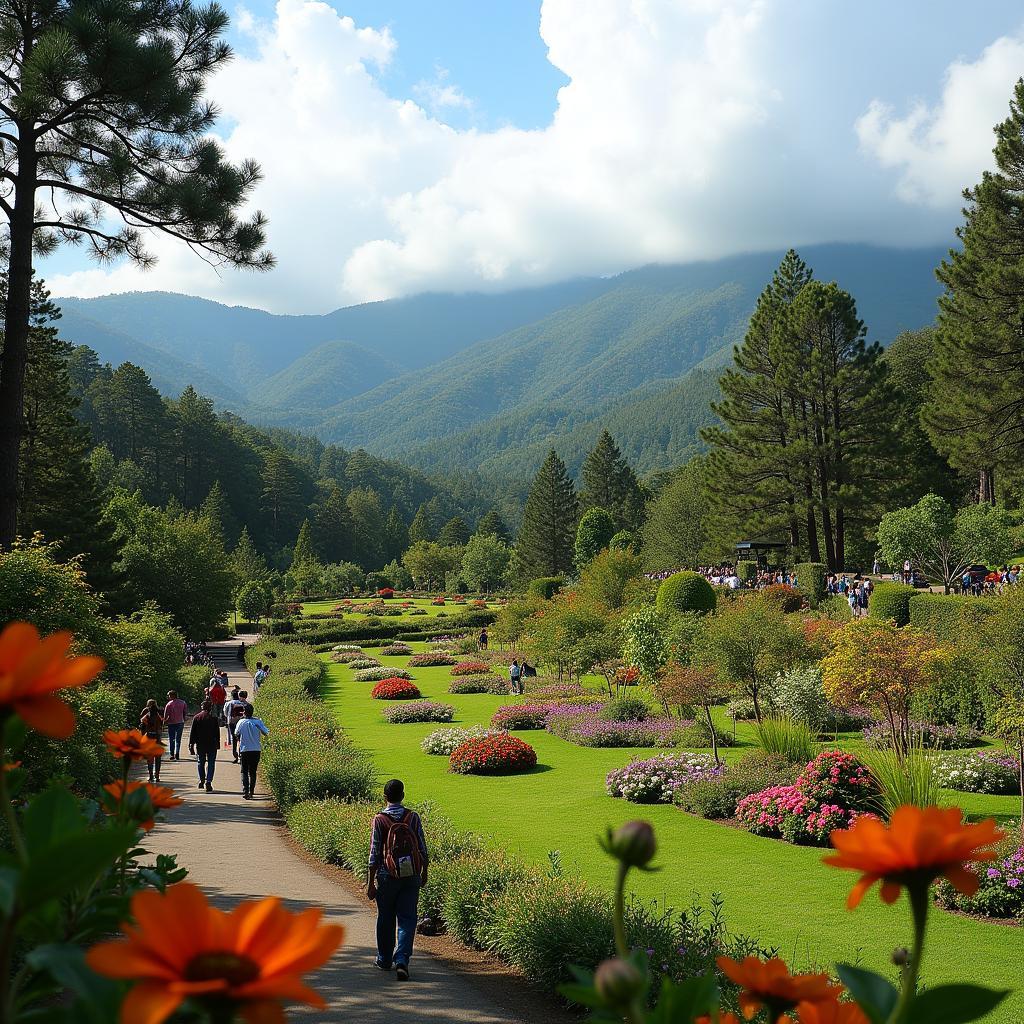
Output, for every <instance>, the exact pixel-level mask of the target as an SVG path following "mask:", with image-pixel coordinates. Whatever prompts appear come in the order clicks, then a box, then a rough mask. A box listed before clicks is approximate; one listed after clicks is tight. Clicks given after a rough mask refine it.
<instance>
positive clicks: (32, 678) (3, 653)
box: [0, 622, 105, 740]
mask: <svg viewBox="0 0 1024 1024" xmlns="http://www.w3.org/2000/svg"><path fill="white" fill-rule="evenodd" d="M70 646H71V634H70V633H68V632H66V631H64V632H61V633H54V634H53V635H52V636H48V637H47V638H46V639H45V640H40V639H39V631H38V630H37V629H36V627H35V626H32V625H30V624H29V623H27V622H12V623H11V624H10V625H9V626H7V627H6V628H5V629H4V631H3V632H2V633H0V711H6V710H12V711H13V712H14V713H15V714H16V715H17V716H18V717H19V718H20V719H21V720H22V721H23V722H24V723H25V724H26V725H28V726H30V727H31V728H33V729H35V730H36V732H41V733H42V734H43V735H44V736H52V737H53V738H54V739H58V740H66V739H67V738H68V737H69V736H70V735H71V734H72V733H73V732H74V731H75V713H74V712H73V711H72V710H71V708H69V707H68V706H67V704H65V703H64V701H62V700H61V699H60V698H59V697H56V696H54V694H55V693H56V692H57V691H58V690H70V689H71V688H73V687H76V686H85V684H86V683H88V682H89V681H90V680H92V679H95V678H96V676H98V675H99V674H100V672H102V671H103V666H104V664H105V663H104V661H103V659H102V658H95V657H92V656H91V655H87V656H83V657H77V658H69V657H67V653H68V648H69V647H70Z"/></svg>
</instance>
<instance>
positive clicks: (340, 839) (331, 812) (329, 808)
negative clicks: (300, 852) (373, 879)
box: [285, 800, 377, 875]
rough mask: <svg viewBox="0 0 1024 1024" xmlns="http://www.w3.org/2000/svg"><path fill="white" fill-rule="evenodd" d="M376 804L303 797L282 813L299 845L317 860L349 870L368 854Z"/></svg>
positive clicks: (360, 865) (359, 866)
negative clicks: (303, 798)
mask: <svg viewBox="0 0 1024 1024" xmlns="http://www.w3.org/2000/svg"><path fill="white" fill-rule="evenodd" d="M376 813H377V807H376V805H374V804H370V803H345V802H343V801H341V800H304V801H303V802H302V803H298V804H295V805H294V806H293V807H290V808H288V810H287V811H286V812H285V820H286V821H287V823H288V828H289V829H291V832H292V835H293V836H294V837H295V839H296V841H297V842H298V843H299V845H300V846H302V847H304V848H305V849H306V850H308V851H309V852H310V853H311V854H313V856H314V857H316V858H317V859H318V860H322V861H324V862H325V863H327V864H336V865H338V866H339V867H343V868H349V869H350V870H359V869H362V871H363V874H364V875H365V874H366V862H367V860H369V856H370V839H369V836H370V823H371V822H372V821H373V816H374V814H376Z"/></svg>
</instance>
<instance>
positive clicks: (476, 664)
mask: <svg viewBox="0 0 1024 1024" xmlns="http://www.w3.org/2000/svg"><path fill="white" fill-rule="evenodd" d="M490 671H491V666H490V665H488V664H487V662H486V661H460V662H459V663H458V664H457V665H453V666H452V675H453V676H479V675H483V674H484V673H485V672H490Z"/></svg>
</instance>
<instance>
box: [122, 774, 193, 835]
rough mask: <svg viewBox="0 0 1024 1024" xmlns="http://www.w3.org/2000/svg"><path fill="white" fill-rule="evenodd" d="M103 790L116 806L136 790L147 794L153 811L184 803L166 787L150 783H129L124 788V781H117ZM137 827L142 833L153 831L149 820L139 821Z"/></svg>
mask: <svg viewBox="0 0 1024 1024" xmlns="http://www.w3.org/2000/svg"><path fill="white" fill-rule="evenodd" d="M103 788H104V789H105V790H106V791H107V792H108V793H109V794H110V795H111V796H112V797H113V798H114V800H115V801H116V803H118V804H120V803H121V801H122V800H123V799H124V797H125V796H127V795H128V794H129V793H134V792H135V791H136V790H138V789H145V790H146V792H147V793H149V802H150V803H151V804H152V805H153V810H155V811H167V810H170V809H171V808H172V807H180V806H181V805H182V804H183V803H184V802H185V801H184V800H182V799H180V798H179V797H176V796H175V795H174V791H173V790H171V789H168V788H167V787H166V786H154V785H153V783H152V782H129V783H128V786H127V787H125V784H124V780H123V779H117V780H116V781H115V782H111V783H108V784H107V785H106V786H104V787H103ZM111 813H113V812H111ZM139 825H140V826H141V828H142V830H143V831H144V832H150V831H152V829H153V819H152V818H149V819H148V820H147V821H140V822H139Z"/></svg>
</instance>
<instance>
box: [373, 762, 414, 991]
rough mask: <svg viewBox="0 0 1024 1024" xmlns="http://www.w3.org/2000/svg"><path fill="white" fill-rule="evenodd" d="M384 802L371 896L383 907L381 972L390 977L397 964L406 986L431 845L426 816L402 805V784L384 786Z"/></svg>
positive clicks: (380, 915) (376, 828)
mask: <svg viewBox="0 0 1024 1024" xmlns="http://www.w3.org/2000/svg"><path fill="white" fill-rule="evenodd" d="M384 798H385V799H386V800H387V806H386V807H385V808H384V810H383V811H381V812H380V814H378V815H377V816H376V817H375V818H374V819H373V831H372V833H371V836H370V865H369V868H370V869H369V877H368V880H367V883H366V895H367V896H368V897H369V898H370V899H371V900H374V899H375V900H376V901H377V966H378V967H379V968H380V969H381V970H382V971H389V970H391V965H392V963H393V964H394V965H395V973H396V975H397V977H398V980H399V981H406V980H408V978H409V961H410V959H411V958H412V943H413V939H414V938H415V936H416V918H417V913H418V909H419V901H420V887H421V886H423V885H426V884H427V862H428V855H427V841H426V837H425V836H424V835H423V822H421V821H420V816H419V815H418V814H417V813H416V812H415V811H409V810H406V808H405V807H404V805H403V803H402V801H403V800H404V799H405V786H404V785H403V784H402V782H401V781H400V780H399V779H392V780H391V781H390V782H388V783H387V784H386V785H385V786H384ZM396 925H397V929H398V945H397V948H396V945H395V928H396Z"/></svg>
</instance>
